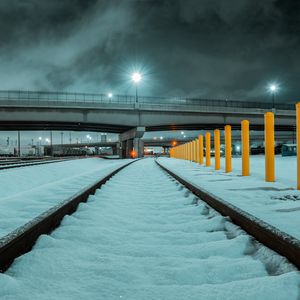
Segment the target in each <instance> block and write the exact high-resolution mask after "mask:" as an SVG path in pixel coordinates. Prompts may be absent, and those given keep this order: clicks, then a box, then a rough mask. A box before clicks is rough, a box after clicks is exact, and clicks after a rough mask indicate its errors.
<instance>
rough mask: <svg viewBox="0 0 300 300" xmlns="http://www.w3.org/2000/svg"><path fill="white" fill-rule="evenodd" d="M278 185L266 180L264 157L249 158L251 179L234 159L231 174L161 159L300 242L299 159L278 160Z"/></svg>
mask: <svg viewBox="0 0 300 300" xmlns="http://www.w3.org/2000/svg"><path fill="white" fill-rule="evenodd" d="M275 161H276V163H275V172H276V182H265V180H264V156H263V155H253V156H251V158H250V176H249V177H243V176H241V158H239V157H236V158H233V159H232V167H233V172H232V173H225V172H224V164H225V162H224V158H222V162H221V165H222V168H223V169H221V170H219V171H215V170H214V159H212V166H211V167H205V166H204V165H202V166H200V165H199V164H197V163H193V162H189V161H184V160H179V159H169V158H160V159H159V162H160V163H162V164H163V165H164V166H165V167H167V168H169V169H170V170H172V171H173V172H175V173H176V174H178V175H179V176H182V177H184V178H185V179H186V180H187V181H189V182H191V183H192V184H194V185H195V186H198V187H199V188H202V189H205V190H206V191H208V192H210V193H213V194H214V195H216V196H218V197H220V198H222V199H223V200H225V201H226V202H228V203H231V204H233V205H235V206H236V207H238V208H240V209H242V210H244V211H245V212H247V213H250V214H252V215H254V216H255V217H257V218H259V219H261V220H263V221H265V222H267V223H269V224H270V225H272V226H274V227H276V228H278V229H279V230H281V231H283V232H286V233H287V234H290V235H291V236H293V237H295V238H297V239H300V231H299V228H300V218H299V210H300V201H299V200H300V193H299V191H298V190H296V167H297V164H296V157H295V156H288V157H282V156H280V155H277V156H276V158H275Z"/></svg>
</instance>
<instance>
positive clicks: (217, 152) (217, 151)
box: [214, 129, 221, 170]
mask: <svg viewBox="0 0 300 300" xmlns="http://www.w3.org/2000/svg"><path fill="white" fill-rule="evenodd" d="M220 144H221V141H220V130H219V129H215V130H214V146H215V170H220V168H221V155H220Z"/></svg>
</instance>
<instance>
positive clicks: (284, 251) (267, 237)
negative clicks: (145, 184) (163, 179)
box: [156, 160, 300, 269]
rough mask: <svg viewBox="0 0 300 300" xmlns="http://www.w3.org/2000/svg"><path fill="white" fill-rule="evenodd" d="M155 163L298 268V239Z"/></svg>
mask: <svg viewBox="0 0 300 300" xmlns="http://www.w3.org/2000/svg"><path fill="white" fill-rule="evenodd" d="M156 163H157V165H158V166H159V167H161V168H162V169H163V170H164V171H165V172H166V173H168V174H169V175H171V176H172V177H173V178H174V179H176V180H177V181H178V182H180V183H181V184H182V185H184V186H185V187H186V188H187V189H188V190H190V191H191V192H192V193H193V194H195V195H196V196H197V197H199V198H200V199H201V200H203V201H204V202H206V203H207V204H208V205H209V206H211V207H212V208H214V209H215V210H216V211H218V212H219V213H220V214H221V215H223V216H228V217H230V219H231V221H232V222H233V223H234V224H236V225H238V226H239V227H241V228H242V229H243V230H245V231H246V232H247V233H248V234H249V235H251V236H253V237H254V238H255V239H256V240H257V241H259V242H260V243H262V244H264V245H265V246H267V247H269V248H270V249H272V250H274V251H275V252H277V253H279V254H280V255H282V256H284V257H286V258H287V259H288V260H289V261H291V262H292V263H293V264H294V265H295V266H296V267H297V268H298V269H300V241H299V240H298V239H296V238H294V237H293V236H291V235H289V234H287V233H285V232H282V231H281V230H279V229H277V228H275V227H273V226H272V225H270V224H268V223H266V222H264V221H263V220H261V219H259V218H257V217H255V216H253V215H251V214H249V213H247V212H245V211H243V210H241V209H240V208H238V207H236V206H234V205H232V204H230V203H228V202H226V201H225V200H223V199H221V198H219V197H217V196H216V195H214V194H212V193H210V192H208V191H206V190H204V189H200V188H199V187H197V186H195V185H193V184H192V183H190V182H188V181H187V180H185V179H183V178H181V177H180V176H178V175H177V174H175V173H174V172H172V171H171V170H169V169H168V168H166V167H165V166H163V165H162V164H160V163H159V162H158V161H157V160H156Z"/></svg>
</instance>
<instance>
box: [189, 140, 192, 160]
mask: <svg viewBox="0 0 300 300" xmlns="http://www.w3.org/2000/svg"><path fill="white" fill-rule="evenodd" d="M191 160H192V143H191V142H189V161H191Z"/></svg>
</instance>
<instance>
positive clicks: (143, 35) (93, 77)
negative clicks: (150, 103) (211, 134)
mask: <svg viewBox="0 0 300 300" xmlns="http://www.w3.org/2000/svg"><path fill="white" fill-rule="evenodd" d="M299 31H300V2H299V1H295V0H277V1H275V0H264V1H252V0H231V1H221V0H202V1H200V0H160V1H158V0H152V1H151V0H149V1H134V0H123V1H121V0H111V1H100V0H99V1H96V0H52V1H46V0H44V1H42V0H27V1H26V0H24V1H20V0H12V1H9V2H7V1H2V2H0V45H1V47H0V63H1V72H0V75H1V76H0V80H1V88H2V89H7V88H9V89H43V90H72V91H86V92H106V91H108V90H113V91H114V92H115V93H133V89H132V86H131V85H130V84H129V82H128V74H129V72H130V70H132V69H134V68H135V67H138V68H143V70H144V72H145V73H146V75H145V76H146V78H145V79H146V80H145V83H144V84H143V86H141V91H140V93H142V94H148V95H167V96H185V95H187V96H199V97H206V98H218V97H220V98H235V99H254V98H255V99H261V100H262V101H268V100H269V96H268V94H267V93H266V85H267V84H268V83H269V82H272V81H278V83H280V84H281V92H280V95H278V97H277V99H278V101H279V100H280V101H296V100H299V89H298V82H299V81H300V73H299V70H300V60H299V50H300V43H299Z"/></svg>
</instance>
